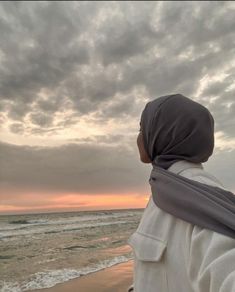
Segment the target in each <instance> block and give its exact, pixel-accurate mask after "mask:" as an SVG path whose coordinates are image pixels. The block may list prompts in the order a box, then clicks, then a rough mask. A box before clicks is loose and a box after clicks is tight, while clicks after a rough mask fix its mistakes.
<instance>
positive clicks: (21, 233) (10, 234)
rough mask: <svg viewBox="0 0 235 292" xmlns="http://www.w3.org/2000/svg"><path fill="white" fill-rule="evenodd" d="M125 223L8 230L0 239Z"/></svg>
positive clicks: (114, 222)
mask: <svg viewBox="0 0 235 292" xmlns="http://www.w3.org/2000/svg"><path fill="white" fill-rule="evenodd" d="M126 223H127V222H126V221H121V220H120V221H113V222H99V223H90V224H77V226H74V227H71V226H70V225H68V226H63V228H61V226H58V227H54V228H53V229H52V228H50V226H48V227H47V226H46V227H44V228H43V229H23V230H22V229H17V230H13V232H12V230H8V231H3V232H1V233H0V239H1V240H4V239H9V238H12V237H15V236H32V235H35V234H50V233H61V232H73V231H76V230H80V229H84V228H95V227H100V226H109V225H116V224H126Z"/></svg>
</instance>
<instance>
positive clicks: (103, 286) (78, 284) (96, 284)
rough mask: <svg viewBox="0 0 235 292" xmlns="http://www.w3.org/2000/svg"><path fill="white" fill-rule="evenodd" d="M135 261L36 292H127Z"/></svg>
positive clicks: (36, 291)
mask: <svg viewBox="0 0 235 292" xmlns="http://www.w3.org/2000/svg"><path fill="white" fill-rule="evenodd" d="M132 271H133V261H132V260H130V261H128V262H126V263H122V264H118V265H115V266H112V267H110V268H107V269H104V270H101V271H99V272H96V273H92V274H89V275H86V276H82V277H80V278H76V279H73V280H70V281H67V282H65V283H62V284H57V285H55V286H54V287H52V288H46V289H37V290H34V291H35V292H39V291H41V292H94V291H95V292H112V291H113V292H126V291H127V289H128V287H129V286H130V285H131V284H132V280H133V278H132Z"/></svg>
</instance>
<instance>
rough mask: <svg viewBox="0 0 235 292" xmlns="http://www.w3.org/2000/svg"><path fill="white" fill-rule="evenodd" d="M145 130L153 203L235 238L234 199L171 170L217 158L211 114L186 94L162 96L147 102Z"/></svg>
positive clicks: (143, 114)
mask: <svg viewBox="0 0 235 292" xmlns="http://www.w3.org/2000/svg"><path fill="white" fill-rule="evenodd" d="M140 126H141V132H142V137H143V143H144V148H145V150H146V152H147V154H148V156H149V157H150V159H151V161H152V166H153V169H152V171H151V175H150V179H149V183H150V185H151V190H152V197H153V201H154V203H155V204H156V205H157V206H158V207H159V208H161V209H162V210H164V211H166V212H168V213H170V214H172V215H173V216H175V217H177V218H180V219H182V220H185V221H187V222H190V223H192V224H195V225H198V226H200V227H203V228H207V229H210V230H213V231H215V232H218V233H221V234H224V235H226V236H229V237H232V238H235V195H234V194H233V193H232V192H230V191H227V190H225V189H223V188H220V187H216V186H211V185H207V184H204V183H200V182H197V181H194V180H191V179H188V178H185V177H183V176H181V175H179V174H176V173H172V172H171V171H169V170H168V168H169V167H170V166H171V165H172V164H174V163H175V162H176V161H180V160H186V161H189V162H192V163H202V162H205V161H207V160H208V158H209V157H210V156H211V155H212V153H213V148H214V119H213V116H212V115H211V113H210V112H209V110H208V109H207V108H206V107H204V106H203V105H201V104H199V103H197V102H195V101H193V100H191V99H189V98H187V97H185V96H183V95H181V94H174V95H167V96H162V97H159V98H156V99H155V100H152V101H150V102H148V103H147V104H146V106H145V108H144V110H143V112H142V115H141V121H140Z"/></svg>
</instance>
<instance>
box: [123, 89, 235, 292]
mask: <svg viewBox="0 0 235 292" xmlns="http://www.w3.org/2000/svg"><path fill="white" fill-rule="evenodd" d="M140 126H141V128H140V133H139V135H138V138H137V145H138V149H139V153H140V160H141V161H142V162H143V163H151V164H152V166H153V170H152V172H151V176H150V180H149V182H150V185H151V190H152V194H151V196H150V199H149V202H148V204H147V207H146V208H145V210H144V213H143V216H142V218H141V221H140V224H139V226H138V228H137V230H136V232H135V233H133V234H132V235H131V236H130V238H129V239H128V243H129V244H130V246H131V247H132V248H133V252H134V283H133V285H132V287H131V288H130V289H129V291H134V292H234V291H235V240H234V238H235V228H234V223H235V220H234V219H235V217H234V215H235V213H234V208H235V207H234V206H235V196H234V194H232V193H231V192H229V191H226V190H225V188H224V187H223V185H222V184H221V182H219V181H218V179H217V178H215V177H214V176H213V175H211V174H210V173H208V172H206V171H205V170H204V167H203V165H202V163H203V162H206V161H207V160H208V158H209V157H210V156H211V155H212V152H213V148H214V119H213V117H212V115H211V113H210V112H209V111H208V109H207V108H205V107H204V106H202V105H201V104H199V103H197V102H195V101H193V100H191V99H189V98H187V97H185V96H183V95H180V94H174V95H168V96H162V97H159V98H157V99H155V100H153V101H150V102H148V103H147V104H146V106H145V108H144V110H143V112H142V115H141V121H140ZM211 194H212V196H211ZM221 198H222V199H221ZM223 198H224V200H223ZM159 206H161V208H160V207H159ZM166 210H167V211H166Z"/></svg>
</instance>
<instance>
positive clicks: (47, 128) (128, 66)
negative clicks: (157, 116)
mask: <svg viewBox="0 0 235 292" xmlns="http://www.w3.org/2000/svg"><path fill="white" fill-rule="evenodd" d="M234 13H235V4H234V3H233V2H223V1H219V2H216V1H210V2H209V1H208V2H206V1H203V2H196V1H194V2H190V1H189V2H187V1H186V2H184V1H182V2H181V1H179V2H177V1H166V2H161V1H159V2H148V1H145V2H134V1H126V2H108V1H107V2H106V1H104V2H92V1H91V2H76V1H74V2H72V1H71V2H56V1H55V2H54V1H53V2H52V1H51V2H44V1H43V2H38V1H35V2H33V1H29V2H28V1H22V2H20V1H17V2H14V1H9V2H4V1H2V2H1V4H0V35H1V42H0V121H1V123H0V127H1V136H0V148H1V149H0V164H1V170H0V191H1V192H0V212H2V213H3V214H4V213H23V212H28V213H33V212H44V211H45V212H46V211H55V210H87V209H112V208H130V207H131V208H135V207H145V205H146V202H147V199H148V197H149V193H150V186H149V184H148V177H149V173H150V171H151V167H150V165H146V164H143V163H141V162H140V161H139V155H138V149H137V146H136V136H137V134H138V131H139V119H140V114H141V112H142V110H143V108H144V106H145V104H146V102H148V101H149V100H152V99H154V98H156V97H158V96H161V95H167V94H172V93H181V94H183V95H185V96H188V97H190V98H192V99H193V100H195V101H198V102H200V103H201V104H203V105H204V106H206V107H208V109H209V110H210V111H211V113H212V114H213V116H214V119H215V138H216V143H215V149H214V153H213V155H212V157H211V158H210V159H209V160H208V162H206V163H204V168H205V169H206V170H208V171H210V172H211V173H213V174H214V175H216V176H217V178H218V179H220V180H221V182H222V183H223V184H224V185H225V186H226V187H227V188H228V189H230V190H232V191H234V192H235V179H234V178H235V174H234V170H235V97H234V95H235V84H234V73H235V17H234Z"/></svg>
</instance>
